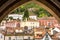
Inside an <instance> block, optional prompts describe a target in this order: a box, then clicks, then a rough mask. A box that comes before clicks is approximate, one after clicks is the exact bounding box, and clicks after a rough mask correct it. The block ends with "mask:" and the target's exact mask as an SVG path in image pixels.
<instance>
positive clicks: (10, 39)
mask: <svg viewBox="0 0 60 40" xmlns="http://www.w3.org/2000/svg"><path fill="white" fill-rule="evenodd" d="M5 40H16V37H15V36H5Z"/></svg>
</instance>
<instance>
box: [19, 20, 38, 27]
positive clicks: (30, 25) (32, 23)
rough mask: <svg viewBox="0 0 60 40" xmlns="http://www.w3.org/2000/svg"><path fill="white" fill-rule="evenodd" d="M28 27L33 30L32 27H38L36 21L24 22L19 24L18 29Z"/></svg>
mask: <svg viewBox="0 0 60 40" xmlns="http://www.w3.org/2000/svg"><path fill="white" fill-rule="evenodd" d="M25 26H27V27H29V28H31V27H32V28H33V27H39V22H38V21H25V22H23V21H22V22H20V27H25Z"/></svg>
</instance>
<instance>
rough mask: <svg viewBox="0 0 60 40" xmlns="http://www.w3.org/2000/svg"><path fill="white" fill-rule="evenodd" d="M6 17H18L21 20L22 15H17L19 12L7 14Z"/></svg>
mask: <svg viewBox="0 0 60 40" xmlns="http://www.w3.org/2000/svg"><path fill="white" fill-rule="evenodd" d="M8 17H13V19H17V18H19V19H20V20H22V17H23V15H21V14H20V15H19V14H9V15H8Z"/></svg>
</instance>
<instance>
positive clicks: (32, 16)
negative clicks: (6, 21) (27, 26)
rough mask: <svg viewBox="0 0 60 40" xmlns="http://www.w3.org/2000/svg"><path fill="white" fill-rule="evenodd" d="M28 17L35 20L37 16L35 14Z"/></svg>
mask: <svg viewBox="0 0 60 40" xmlns="http://www.w3.org/2000/svg"><path fill="white" fill-rule="evenodd" d="M29 18H31V19H35V20H37V16H36V15H30V16H29Z"/></svg>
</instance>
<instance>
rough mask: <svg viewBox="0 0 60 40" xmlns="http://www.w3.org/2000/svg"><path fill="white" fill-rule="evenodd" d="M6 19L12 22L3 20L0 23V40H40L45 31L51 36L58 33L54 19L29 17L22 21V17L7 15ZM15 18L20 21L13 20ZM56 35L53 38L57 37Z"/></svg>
mask: <svg viewBox="0 0 60 40" xmlns="http://www.w3.org/2000/svg"><path fill="white" fill-rule="evenodd" d="M8 17H13V19H14V20H8V21H6V20H3V21H2V22H1V23H0V40H23V39H25V40H28V39H29V40H33V39H34V38H36V39H37V38H38V39H39V38H41V39H42V38H43V36H44V35H45V34H46V30H48V33H49V34H50V35H51V36H52V35H55V34H56V35H57V34H59V33H60V28H59V27H60V24H59V23H58V21H57V20H56V19H55V18H54V17H43V18H37V16H36V15H30V16H29V17H30V20H28V21H22V18H23V15H19V14H9V15H8ZM17 18H19V20H21V21H19V20H15V19H17ZM56 35H55V36H54V37H58V36H56ZM59 36H60V35H59Z"/></svg>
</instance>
